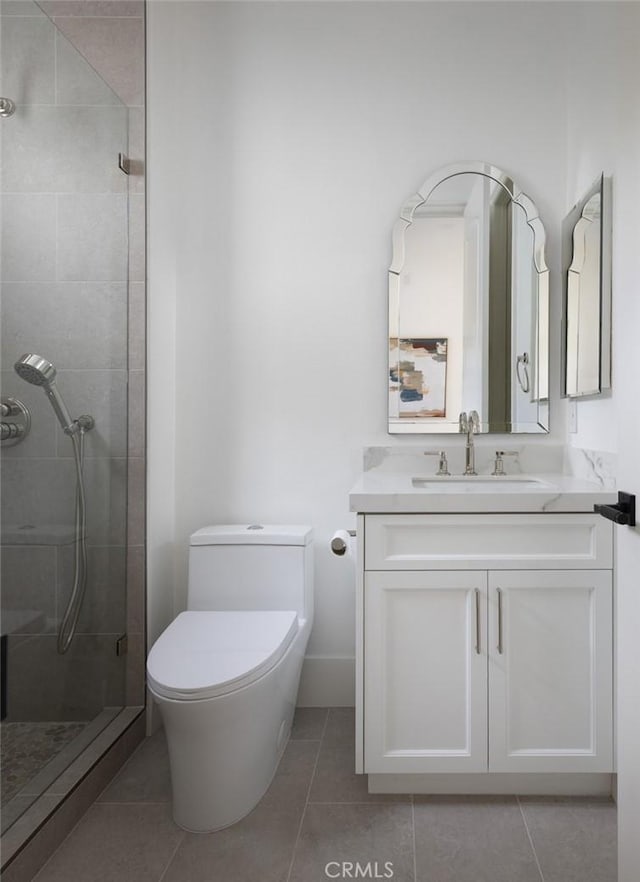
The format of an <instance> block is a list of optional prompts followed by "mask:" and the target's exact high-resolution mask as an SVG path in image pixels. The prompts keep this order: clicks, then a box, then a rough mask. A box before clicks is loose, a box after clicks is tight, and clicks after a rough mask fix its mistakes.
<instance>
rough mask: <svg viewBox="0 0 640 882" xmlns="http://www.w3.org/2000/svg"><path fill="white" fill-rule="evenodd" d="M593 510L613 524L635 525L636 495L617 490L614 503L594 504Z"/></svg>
mask: <svg viewBox="0 0 640 882" xmlns="http://www.w3.org/2000/svg"><path fill="white" fill-rule="evenodd" d="M593 510H594V511H595V512H597V513H598V514H601V515H602V517H603V518H607V520H609V521H613V522H614V524H623V525H624V526H627V527H635V525H636V497H635V496H634V494H633V493H623V492H622V490H618V502H617V503H616V504H615V505H594V506H593Z"/></svg>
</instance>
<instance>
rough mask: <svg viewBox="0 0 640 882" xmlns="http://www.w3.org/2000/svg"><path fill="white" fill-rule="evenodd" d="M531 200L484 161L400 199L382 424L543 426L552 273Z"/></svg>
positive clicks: (403, 427) (444, 173)
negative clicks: (471, 417) (472, 414)
mask: <svg viewBox="0 0 640 882" xmlns="http://www.w3.org/2000/svg"><path fill="white" fill-rule="evenodd" d="M544 246H545V234H544V227H543V225H542V222H541V220H540V218H539V217H538V212H537V210H536V207H535V205H534V203H533V202H532V200H531V199H529V197H528V196H526V195H525V194H524V193H523V192H522V191H521V190H520V188H519V187H518V186H517V185H516V184H515V183H514V182H513V180H512V179H511V178H510V177H508V176H507V175H506V174H505V173H504V172H502V171H501V170H500V169H498V168H496V167H495V166H493V165H490V164H488V163H483V162H466V163H459V164H456V165H451V166H447V167H445V168H443V169H440V171H438V172H436V173H434V174H433V175H431V176H430V177H429V178H428V179H427V180H426V181H425V183H424V185H423V186H422V187H421V188H420V190H419V191H418V193H417V194H416V195H415V196H414V197H413V198H412V199H410V200H409V201H408V202H407V203H405V205H404V206H403V208H402V210H401V212H400V219H399V220H398V221H397V222H396V225H395V227H394V231H393V262H392V264H391V267H390V269H389V432H392V433H420V434H423V433H432V432H457V431H458V418H459V415H460V413H461V412H463V411H471V410H475V411H477V412H478V414H479V416H480V431H482V432H514V433H515V432H548V431H549V400H548V399H549V283H548V275H549V273H548V269H547V265H546V262H545V254H544Z"/></svg>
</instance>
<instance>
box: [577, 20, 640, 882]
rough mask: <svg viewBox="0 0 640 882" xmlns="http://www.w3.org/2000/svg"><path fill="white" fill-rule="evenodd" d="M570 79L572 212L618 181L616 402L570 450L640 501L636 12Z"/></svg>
mask: <svg viewBox="0 0 640 882" xmlns="http://www.w3.org/2000/svg"><path fill="white" fill-rule="evenodd" d="M570 69H571V72H572V73H571V78H570V81H569V98H570V101H569V112H568V114H567V123H568V140H567V145H568V153H567V160H568V161H567V169H568V180H567V186H568V190H567V197H568V198H567V207H569V206H570V205H571V204H572V203H573V202H575V201H576V199H577V198H578V197H579V196H580V195H581V193H582V192H583V191H585V190H586V189H587V187H588V185H589V184H590V183H591V182H592V181H593V180H594V179H595V178H596V177H597V176H598V175H599V174H601V172H602V171H604V172H605V173H609V174H612V176H613V273H612V281H613V371H612V394H611V396H610V397H606V398H601V399H595V400H592V401H580V402H579V403H578V432H577V433H576V434H575V435H570V436H569V439H570V441H571V443H572V444H573V445H574V446H577V447H584V448H587V449H592V450H605V451H614V452H617V453H618V486H619V487H620V488H621V489H623V490H627V491H628V492H631V493H636V494H640V463H639V460H638V439H640V408H639V406H638V402H639V401H640V396H639V395H638V378H639V376H640V371H639V369H638V336H639V334H640V298H639V297H638V279H640V252H639V250H638V242H639V241H640V219H639V217H640V215H639V212H638V206H639V205H640V175H639V174H638V157H639V156H640V102H639V101H638V82H639V81H640V5H638V4H634V3H628V4H615V8H614V7H613V5H612V6H610V7H609V6H608V4H604V5H603V6H601V5H600V4H598V5H595V4H594V5H593V6H592V7H590V8H589V9H588V10H584V9H583V10H582V12H581V13H580V14H579V15H578V17H577V18H576V22H575V40H574V43H573V51H572V59H571V68H570ZM615 536H616V583H617V584H616V652H617V655H616V669H617V676H616V680H617V706H618V714H617V718H618V719H617V752H618V836H619V846H620V847H619V855H618V857H619V867H618V878H619V882H635V880H637V879H638V876H639V874H640V841H639V839H638V818H639V817H640V750H639V749H638V744H639V743H640V680H639V678H638V671H639V670H640V649H639V644H638V633H640V578H639V576H638V573H640V527H636V528H635V529H630V528H628V527H617V528H616V533H615Z"/></svg>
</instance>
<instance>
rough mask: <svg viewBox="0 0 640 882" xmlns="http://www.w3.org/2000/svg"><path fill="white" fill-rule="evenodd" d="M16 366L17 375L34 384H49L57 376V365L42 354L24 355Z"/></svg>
mask: <svg viewBox="0 0 640 882" xmlns="http://www.w3.org/2000/svg"><path fill="white" fill-rule="evenodd" d="M14 367H15V371H16V373H17V375H18V376H19V377H20V378H21V379H22V380H26V381H27V383H31V385H32V386H48V385H50V384H51V383H53V381H54V380H55V378H56V369H55V367H54V366H53V365H52V364H51V362H50V361H47V359H46V358H42V356H41V355H31V354H29V353H27V354H26V355H22V356H21V357H20V358H19V359H18V361H16V363H15V365H14Z"/></svg>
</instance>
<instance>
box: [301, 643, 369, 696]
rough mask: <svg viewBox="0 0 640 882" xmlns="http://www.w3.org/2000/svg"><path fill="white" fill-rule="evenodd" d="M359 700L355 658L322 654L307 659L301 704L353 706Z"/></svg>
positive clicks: (302, 680)
mask: <svg viewBox="0 0 640 882" xmlns="http://www.w3.org/2000/svg"><path fill="white" fill-rule="evenodd" d="M355 703H356V660H355V658H341V657H336V656H319V655H312V656H307V657H306V658H305V660H304V665H303V666H302V675H301V677H300V688H299V690H298V707H353V706H354V705H355Z"/></svg>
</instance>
